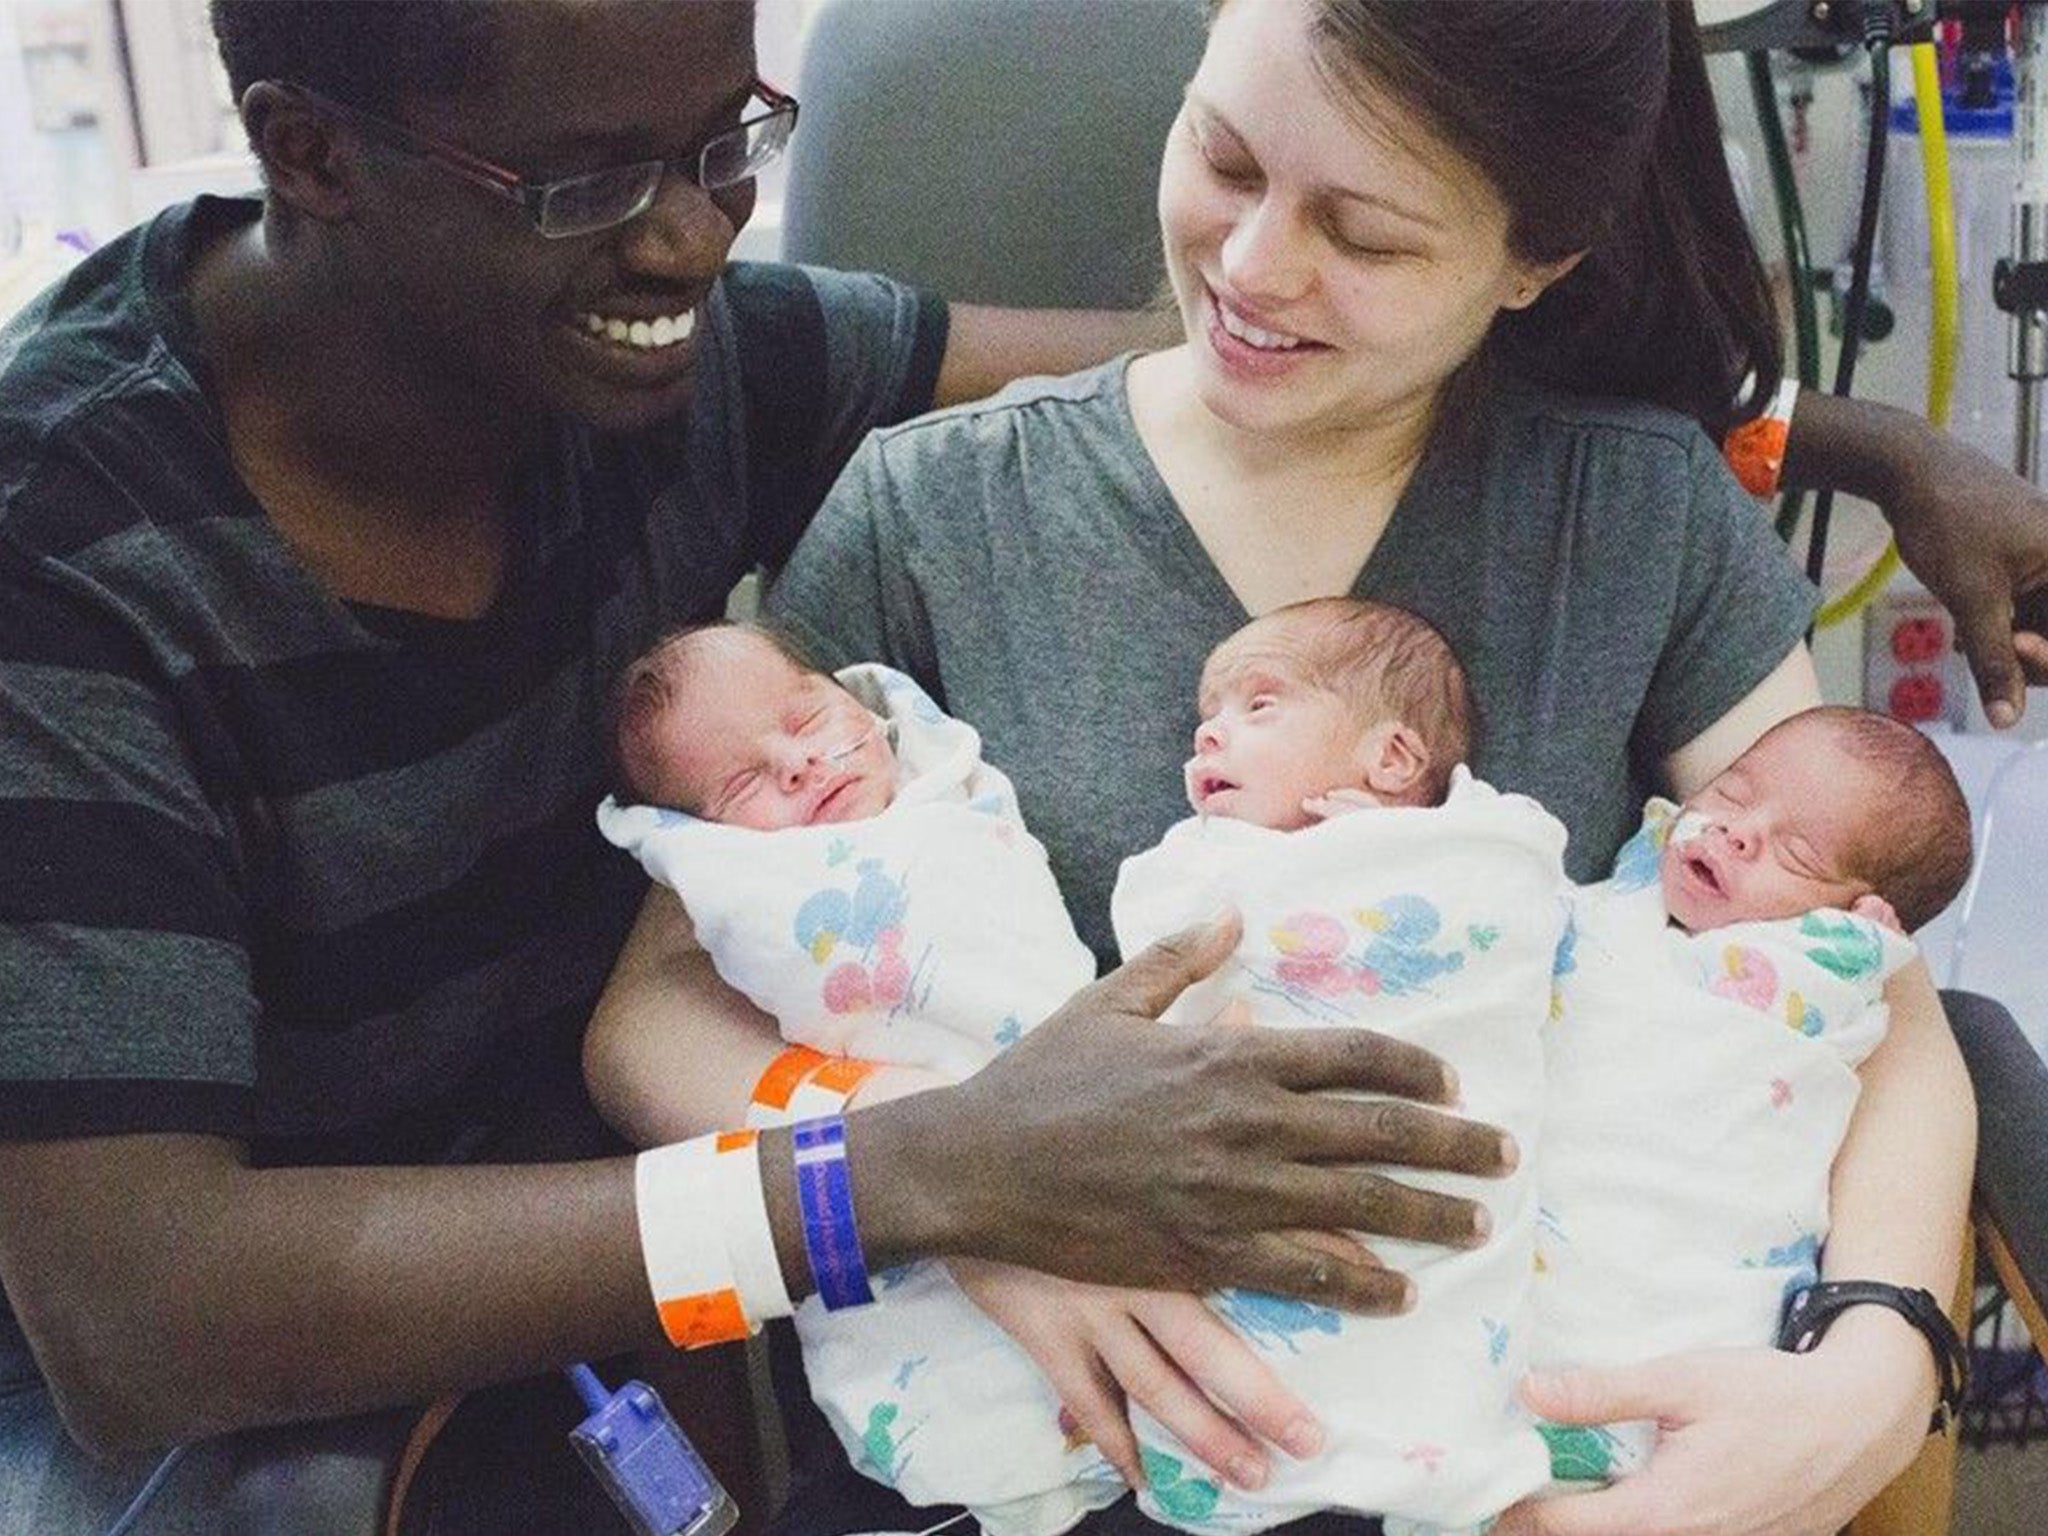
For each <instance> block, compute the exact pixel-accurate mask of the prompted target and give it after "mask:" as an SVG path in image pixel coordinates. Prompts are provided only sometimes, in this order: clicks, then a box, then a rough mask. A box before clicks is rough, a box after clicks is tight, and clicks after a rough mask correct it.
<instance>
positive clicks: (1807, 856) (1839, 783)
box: [1658, 728, 1884, 933]
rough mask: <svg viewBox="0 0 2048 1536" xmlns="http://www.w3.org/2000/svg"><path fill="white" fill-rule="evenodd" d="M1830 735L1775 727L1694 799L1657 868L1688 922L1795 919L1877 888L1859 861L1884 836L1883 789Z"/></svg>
mask: <svg viewBox="0 0 2048 1536" xmlns="http://www.w3.org/2000/svg"><path fill="white" fill-rule="evenodd" d="M1831 747H1832V743H1831V742H1830V741H1829V740H1828V738H1827V735H1826V733H1825V732H1823V731H1817V730H1801V729H1797V728H1794V729H1790V730H1781V731H1778V732H1775V733H1774V734H1773V735H1771V736H1770V737H1769V738H1768V739H1766V740H1764V741H1761V742H1759V743H1758V744H1757V745H1756V746H1754V747H1751V748H1750V749H1749V750H1748V751H1747V752H1745V753H1743V755H1742V756H1741V757H1739V758H1737V759H1736V760H1735V762H1734V764H1733V765H1732V766H1731V767H1729V768H1728V770H1727V771H1726V772H1724V773H1723V774H1722V775H1721V776H1720V777H1719V778H1717V779H1715V780H1713V782H1711V783H1710V784H1708V785H1707V787H1706V788H1705V789H1703V790H1701V791H1700V792H1699V794H1697V795H1695V796H1694V797H1693V798H1692V799H1691V800H1690V801H1688V802H1687V804H1686V807H1685V814H1684V815H1682V816H1681V817H1680V818H1679V822H1678V825H1677V827H1676V829H1675V830H1674V831H1673V832H1672V835H1671V841H1670V842H1669V843H1667V844H1666V845H1665V848H1664V856H1663V860H1662V862H1661V864H1660V865H1659V867H1658V874H1659V877H1660V879H1661V881H1662V884H1663V888H1664V906H1665V910H1666V911H1668V912H1669V913H1670V914H1671V916H1672V917H1673V918H1674V919H1675V920H1676V921H1677V922H1678V924H1679V925H1680V926H1681V927H1684V928H1687V929H1690V930H1691V931H1693V932H1695V933H1696V932H1699V931H1700V930H1702V929H1706V928H1718V927H1721V926H1722V925H1723V924H1725V923H1736V922H1762V921H1767V920H1769V919H1772V918H1780V917H1797V916H1798V915H1799V914H1801V913H1803V912H1811V911H1812V910H1813V909H1814V908H1816V907H1843V908H1847V907H1850V906H1852V905H1854V903H1855V902H1856V900H1857V899H1858V898H1859V897H1863V896H1868V895H1870V894H1871V893H1872V889H1873V888H1872V886H1871V884H1870V882H1869V881H1867V880H1864V879H1862V878H1860V877H1859V876H1857V875H1855V874H1853V873H1851V866H1852V865H1853V864H1854V863H1855V862H1856V861H1857V860H1858V858H1859V856H1860V854H1861V851H1862V850H1863V849H1865V848H1866V847H1868V846H1869V839H1870V838H1871V837H1873V836H1881V835H1882V828H1881V821H1882V817H1883V807H1884V785H1883V783H1882V782H1881V781H1880V780H1879V778H1878V776H1877V775H1876V774H1875V773H1874V772H1872V771H1871V770H1870V769H1869V768H1867V767H1865V766H1863V765H1862V764H1860V763H1858V762H1856V761H1855V760H1854V759H1853V758H1850V757H1847V756H1844V755H1842V754H1841V753H1839V752H1836V751H1833V750H1831Z"/></svg>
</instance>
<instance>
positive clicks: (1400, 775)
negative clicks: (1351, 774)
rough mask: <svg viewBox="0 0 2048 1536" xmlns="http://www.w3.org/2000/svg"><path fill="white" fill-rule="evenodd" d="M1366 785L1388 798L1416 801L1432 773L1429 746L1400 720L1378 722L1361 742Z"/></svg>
mask: <svg viewBox="0 0 2048 1536" xmlns="http://www.w3.org/2000/svg"><path fill="white" fill-rule="evenodd" d="M1358 755H1359V770H1360V772H1361V773H1362V774H1363V775H1364V778H1365V787H1366V788H1367V789H1369V790H1371V791H1372V792H1373V793H1374V794H1376V795H1378V796H1380V797H1381V798H1383V799H1386V800H1393V801H1399V802H1402V803H1416V802H1417V796H1418V795H1419V792H1420V791H1421V788H1422V785H1423V781H1424V780H1425V779H1426V778H1427V777H1428V774H1429V748H1428V747H1427V746H1426V745H1424V743H1423V740H1422V737H1421V735H1420V734H1419V733H1418V732H1416V731H1415V730H1414V729H1412V728H1411V727H1409V726H1406V725H1403V724H1402V723H1401V722H1400V721H1398V720H1389V721H1386V722H1384V723H1382V724H1380V725H1376V726H1374V727H1373V728H1372V729H1371V730H1369V731H1367V732H1366V733H1365V736H1364V738H1363V739H1362V740H1360V742H1359V744H1358Z"/></svg>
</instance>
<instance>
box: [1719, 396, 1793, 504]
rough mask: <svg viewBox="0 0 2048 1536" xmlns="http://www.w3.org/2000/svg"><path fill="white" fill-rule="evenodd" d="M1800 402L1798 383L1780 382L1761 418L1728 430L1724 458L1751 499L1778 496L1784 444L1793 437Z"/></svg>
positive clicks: (1757, 417) (1783, 470)
mask: <svg viewBox="0 0 2048 1536" xmlns="http://www.w3.org/2000/svg"><path fill="white" fill-rule="evenodd" d="M1798 399H1799V381H1798V380H1797V379H1781V380H1779V382H1778V388H1777V392H1776V393H1774V394H1773V395H1772V396H1771V403H1770V404H1769V405H1768V406H1766V407H1765V408H1764V412H1763V414H1762V415H1761V416H1754V417H1752V418H1750V419H1749V420H1748V421H1745V422H1743V423H1742V424H1741V425H1740V426H1737V427H1733V428H1730V429H1729V432H1728V436H1727V437H1726V438H1725V439H1723V441H1722V443H1721V452H1722V455H1723V456H1724V457H1725V458H1726V459H1727V460H1728V467H1729V468H1730V469H1732V470H1734V471H1735V478H1736V479H1737V480H1739V481H1741V482H1742V488H1743V489H1744V490H1745V491H1748V492H1749V494H1750V495H1752V496H1755V497H1758V498H1759V499H1761V500H1765V501H1768V500H1769V499H1770V498H1771V497H1773V496H1775V495H1777V494H1778V481H1779V479H1780V478H1781V477H1782V476H1783V474H1784V472H1785V444H1786V443H1787V441H1789V440H1790V438H1791V436H1792V410H1793V407H1794V405H1795V404H1796V403H1797V402H1798Z"/></svg>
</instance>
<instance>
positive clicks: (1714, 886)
mask: <svg viewBox="0 0 2048 1536" xmlns="http://www.w3.org/2000/svg"><path fill="white" fill-rule="evenodd" d="M1685 867H1686V870H1687V871H1688V872H1689V873H1690V874H1691V875H1692V877H1693V879H1694V880H1696V881H1698V882H1699V883H1700V884H1701V885H1704V886H1705V887H1706V888H1707V889H1708V890H1710V891H1712V892H1713V893H1714V894H1715V895H1716V896H1719V895H1721V894H1722V891H1721V877H1720V876H1719V875H1718V874H1716V873H1715V872H1714V866H1713V865H1711V864H1709V863H1708V862H1707V861H1706V860H1705V859H1703V858H1700V857H1699V856H1698V855H1697V854H1693V855H1688V856H1687V858H1686V861H1685Z"/></svg>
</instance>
